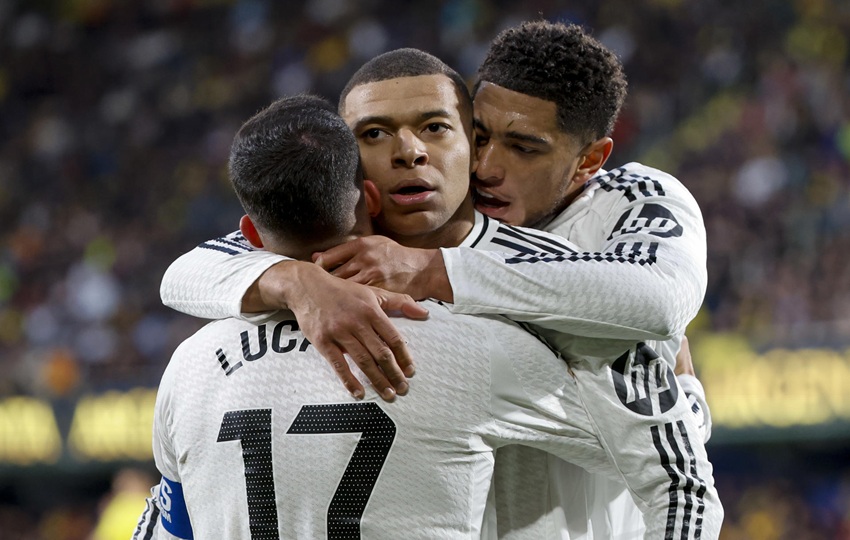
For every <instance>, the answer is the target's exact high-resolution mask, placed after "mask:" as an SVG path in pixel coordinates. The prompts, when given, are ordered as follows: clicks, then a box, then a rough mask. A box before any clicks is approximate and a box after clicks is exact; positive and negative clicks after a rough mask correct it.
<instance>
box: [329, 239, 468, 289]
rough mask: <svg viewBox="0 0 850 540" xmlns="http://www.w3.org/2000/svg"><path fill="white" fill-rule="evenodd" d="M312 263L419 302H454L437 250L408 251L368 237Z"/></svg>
mask: <svg viewBox="0 0 850 540" xmlns="http://www.w3.org/2000/svg"><path fill="white" fill-rule="evenodd" d="M313 260H314V261H315V262H316V264H318V265H319V266H321V267H322V268H324V269H325V270H327V271H329V272H331V273H332V274H333V275H335V276H337V277H341V278H343V279H348V280H351V281H356V282H357V283H362V284H365V285H372V286H375V287H381V288H382V289H386V290H389V291H394V292H398V293H405V294H408V295H410V296H411V297H413V298H414V299H416V300H422V299H425V298H437V299H439V300H444V301H447V302H451V301H453V299H454V298H453V295H452V289H451V285H450V284H449V280H448V276H447V274H446V268H445V265H444V263H443V256H442V254H441V253H440V250H438V249H417V248H408V247H404V246H402V245H400V244H398V243H396V242H394V241H393V240H390V239H389V238H387V237H384V236H366V237H363V238H358V239H356V240H352V241H350V242H346V243H345V244H341V245H338V246H335V247H333V248H331V249H329V250H327V251H324V252H322V253H317V254H314V256H313Z"/></svg>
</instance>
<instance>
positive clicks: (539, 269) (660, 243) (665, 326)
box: [442, 171, 708, 340]
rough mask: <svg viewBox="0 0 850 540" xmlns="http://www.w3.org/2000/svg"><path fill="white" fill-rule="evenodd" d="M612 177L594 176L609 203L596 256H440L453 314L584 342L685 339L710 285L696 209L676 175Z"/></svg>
mask: <svg viewBox="0 0 850 540" xmlns="http://www.w3.org/2000/svg"><path fill="white" fill-rule="evenodd" d="M617 172H618V171H612V173H609V175H606V177H604V178H603V179H600V187H599V189H600V190H602V192H601V193H598V194H597V196H602V197H605V198H606V199H609V200H610V201H611V202H610V204H607V205H606V206H605V207H604V208H603V209H602V210H603V215H601V216H600V218H601V222H602V224H603V225H602V226H603V227H604V230H605V231H606V234H607V237H606V239H605V241H604V242H603V245H602V248H601V249H600V250H599V251H596V252H582V251H571V250H567V251H563V252H561V253H557V252H555V253H530V254H529V253H521V254H506V253H502V252H495V251H479V250H475V249H472V248H466V247H459V248H449V249H445V248H444V249H442V255H443V260H444V261H445V265H446V270H447V273H448V277H449V281H450V282H451V285H452V289H453V291H454V305H453V306H450V309H452V310H453V311H454V312H456V313H470V314H484V313H491V314H495V313H498V314H504V315H506V316H507V317H509V318H511V319H513V320H516V321H520V322H527V323H531V324H534V325H535V326H539V327H541V328H544V329H547V330H552V331H555V332H561V333H566V334H571V335H576V336H582V337H589V338H616V339H626V340H647V339H655V340H664V339H668V338H670V337H672V336H674V335H676V334H678V333H683V332H684V329H685V327H686V325H687V323H688V322H690V320H691V319H692V318H693V317H694V316H695V315H696V313H697V311H698V309H699V307H700V305H701V303H702V300H703V297H704V295H705V289H706V285H707V281H708V278H707V272H706V239H705V225H704V224H703V220H702V215H701V213H700V210H699V207H698V206H697V203H696V201H695V200H694V199H693V197H692V196H691V194H690V193H689V192H688V191H687V190H686V189H685V188H684V186H682V185H681V184H680V183H679V182H678V181H677V180H675V179H674V178H673V177H669V176H668V177H667V179H669V181H667V182H661V181H657V180H654V179H653V178H643V179H641V178H634V175H623V174H620V176H617V175H616V174H614V175H613V176H611V174H613V173H617ZM619 172H620V173H622V171H619ZM661 174H663V173H661Z"/></svg>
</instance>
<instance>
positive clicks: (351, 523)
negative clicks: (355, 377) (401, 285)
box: [134, 303, 613, 540]
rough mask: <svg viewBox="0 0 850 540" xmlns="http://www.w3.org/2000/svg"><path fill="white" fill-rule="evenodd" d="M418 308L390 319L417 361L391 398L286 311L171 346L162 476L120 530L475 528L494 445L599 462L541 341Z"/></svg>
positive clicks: (158, 417) (331, 534) (474, 531)
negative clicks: (406, 386) (416, 313)
mask: <svg viewBox="0 0 850 540" xmlns="http://www.w3.org/2000/svg"><path fill="white" fill-rule="evenodd" d="M427 307H428V309H429V311H430V318H429V320H428V321H409V320H399V321H398V323H397V324H398V326H399V328H400V329H401V330H402V331H403V332H404V334H405V336H406V337H407V339H408V342H409V346H410V348H411V350H412V351H414V352H415V353H416V356H417V358H418V362H417V365H418V366H419V368H418V370H417V373H416V376H415V377H414V378H412V379H411V380H410V385H411V390H410V393H409V395H407V396H404V397H402V398H399V399H397V400H396V401H395V402H393V403H385V402H383V401H382V400H381V399H380V398H379V397H378V395H377V393H375V392H374V391H372V390H371V388H370V389H369V391H368V392H367V396H366V398H365V399H364V400H362V401H356V400H354V399H353V398H352V397H351V396H350V395H349V394H348V392H347V391H346V390H345V389H344V388H343V387H342V385H340V384H339V381H338V379H337V376H336V374H335V373H334V371H333V369H332V368H331V367H330V366H329V365H328V364H327V362H325V361H324V360H323V359H322V357H321V356H320V354H319V353H318V352H317V351H316V350H315V348H314V347H313V346H312V345H311V344H310V343H309V341H307V340H306V339H305V338H304V336H303V334H301V332H300V331H298V326H297V323H296V322H295V320H294V317H293V316H292V314H291V313H288V312H280V313H278V314H276V315H275V316H273V317H271V318H269V319H267V320H265V321H264V322H256V321H255V322H247V321H242V320H236V319H225V320H221V321H216V322H213V323H211V324H209V325H207V326H206V327H204V328H203V329H201V330H200V331H199V332H197V333H196V334H195V335H194V336H192V337H191V338H189V339H188V340H186V341H185V342H184V343H183V344H182V345H181V346H180V347H179V348H178V349H177V351H176V352H175V353H174V356H173V357H172V359H171V361H170V363H169V364H168V367H167V368H166V371H165V373H164V375H163V377H162V382H161V384H160V388H159V392H158V394H157V400H156V409H155V420H154V442H153V445H154V446H153V447H154V456H155V460H156V465H157V468H158V469H159V470H160V472H161V473H162V475H163V482H162V483H161V484H160V486H159V488H158V489H157V490H156V495H157V496H156V497H155V498H152V499H151V500H150V501H149V504H150V507H149V511H146V512H145V514H144V515H143V517H142V520H141V523H140V524H139V527H138V528H137V533H136V536H135V537H134V538H135V539H136V540H142V539H148V538H188V537H190V536H191V534H190V533H189V527H190V528H191V533H192V534H193V535H194V537H195V538H263V539H273V538H287V539H297V538H330V539H333V538H361V537H362V538H364V539H367V538H368V539H378V538H387V539H390V538H392V539H395V538H399V537H400V536H402V537H404V538H414V539H415V538H421V539H435V538H452V539H454V538H469V539H472V538H479V535H480V533H481V525H482V519H483V509H484V505H485V501H486V498H487V494H488V489H489V484H490V479H491V474H492V469H493V455H492V454H493V450H494V449H495V448H498V447H499V446H502V445H504V444H508V443H522V444H527V445H531V446H532V447H535V448H538V449H542V450H545V451H547V452H553V453H555V454H557V455H559V456H560V457H561V458H563V459H570V460H573V461H575V462H576V463H578V464H580V465H582V466H584V467H587V468H591V469H596V470H605V469H606V468H610V467H611V465H610V462H609V460H608V458H607V455H606V453H605V451H604V450H603V448H602V447H601V445H600V443H599V440H598V438H597V436H596V435H595V433H594V428H593V426H592V424H591V422H590V420H589V419H588V417H587V415H586V414H584V413H583V412H582V409H581V404H580V403H579V401H578V397H577V394H576V387H575V383H574V381H573V379H572V377H570V376H569V373H568V371H567V366H566V365H565V364H564V362H563V361H561V360H560V359H558V358H556V357H555V356H554V355H553V354H552V353H551V351H550V350H549V349H548V347H546V346H545V345H544V344H543V343H542V342H540V341H539V340H537V339H536V338H534V337H533V336H531V335H530V334H528V333H527V332H525V331H524V330H522V329H521V328H520V327H518V326H517V325H516V324H514V323H512V322H509V321H508V320H506V319H503V318H500V317H470V316H464V315H453V314H451V313H449V312H448V310H447V309H446V308H444V307H441V306H440V305H438V304H435V303H428V305H427ZM612 472H613V471H612Z"/></svg>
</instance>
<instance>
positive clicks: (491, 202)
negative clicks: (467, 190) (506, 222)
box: [472, 187, 511, 219]
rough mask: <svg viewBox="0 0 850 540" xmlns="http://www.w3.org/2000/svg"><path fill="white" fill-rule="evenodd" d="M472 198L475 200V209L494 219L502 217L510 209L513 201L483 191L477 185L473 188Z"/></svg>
mask: <svg viewBox="0 0 850 540" xmlns="http://www.w3.org/2000/svg"><path fill="white" fill-rule="evenodd" d="M472 199H473V200H474V201H475V209H476V210H478V211H479V212H481V213H482V214H484V215H487V216H490V217H491V218H494V219H502V218H504V215H505V214H506V213H507V211H508V207H510V205H511V203H509V202H507V201H503V200H502V199H500V198H498V197H496V196H495V195H492V194H490V193H487V192H485V191H482V190H481V189H479V188H477V187H473V188H472Z"/></svg>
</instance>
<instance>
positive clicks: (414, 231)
mask: <svg viewBox="0 0 850 540" xmlns="http://www.w3.org/2000/svg"><path fill="white" fill-rule="evenodd" d="M445 219H446V216H443V215H442V214H441V213H439V212H433V211H428V210H418V211H413V212H403V213H398V214H393V215H391V216H385V219H384V221H383V223H382V226H383V228H384V229H385V230H387V231H392V233H393V234H395V235H398V236H410V237H416V236H421V235H426V234H429V233H432V232H434V231H436V230H437V229H439V228H440V227H441V226H442V225H443V224H444V222H445Z"/></svg>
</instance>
